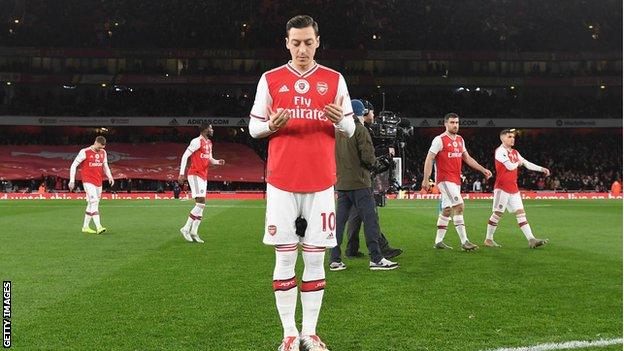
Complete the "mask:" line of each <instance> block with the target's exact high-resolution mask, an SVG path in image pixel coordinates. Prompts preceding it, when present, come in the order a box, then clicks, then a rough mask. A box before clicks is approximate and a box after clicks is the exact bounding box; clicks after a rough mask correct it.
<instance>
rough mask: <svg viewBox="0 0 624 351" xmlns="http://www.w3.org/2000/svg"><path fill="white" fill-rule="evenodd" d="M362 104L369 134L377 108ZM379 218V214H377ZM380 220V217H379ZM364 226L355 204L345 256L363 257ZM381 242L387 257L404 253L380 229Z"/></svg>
mask: <svg viewBox="0 0 624 351" xmlns="http://www.w3.org/2000/svg"><path fill="white" fill-rule="evenodd" d="M362 104H363V105H364V112H363V115H364V116H363V119H362V121H363V124H364V127H366V129H367V131H368V132H369V134H371V130H370V125H371V124H372V123H373V122H374V120H375V111H374V110H375V108H374V107H373V105H372V104H371V103H370V102H368V101H366V100H362ZM375 154H376V155H379V156H382V155H388V154H389V155H390V156H394V148H387V147H380V148H378V149H375ZM375 212H377V207H376V204H375ZM377 218H379V215H377ZM378 220H379V219H378ZM361 226H362V218H360V216H359V215H358V211H357V209H356V208H355V206H352V207H351V211H350V212H349V220H348V222H347V238H348V241H347V248H346V249H345V256H347V257H354V258H357V257H362V256H364V254H363V253H361V252H360V227H361ZM377 240H378V242H379V248H380V249H381V253H382V254H383V256H384V257H385V258H394V257H397V256H399V255H400V254H402V253H403V250H401V249H395V248H392V247H391V246H390V244H389V243H388V239H386V236H385V234H384V233H383V232H382V231H381V230H380V231H379V237H378V238H377Z"/></svg>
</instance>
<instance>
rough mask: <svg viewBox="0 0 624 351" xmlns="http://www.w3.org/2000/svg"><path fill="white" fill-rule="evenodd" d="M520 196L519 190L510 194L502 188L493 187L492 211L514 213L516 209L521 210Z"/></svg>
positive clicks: (522, 206)
mask: <svg viewBox="0 0 624 351" xmlns="http://www.w3.org/2000/svg"><path fill="white" fill-rule="evenodd" d="M523 209H524V205H523V204H522V197H521V196H520V192H517V193H513V194H510V193H508V192H505V191H503V190H502V189H494V203H493V204H492V211H495V212H505V210H507V211H509V213H514V212H516V211H518V210H523Z"/></svg>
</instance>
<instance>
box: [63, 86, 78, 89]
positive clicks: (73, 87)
mask: <svg viewBox="0 0 624 351" xmlns="http://www.w3.org/2000/svg"><path fill="white" fill-rule="evenodd" d="M62 87H63V89H76V86H75V85H62Z"/></svg>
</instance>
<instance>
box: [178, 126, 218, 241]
mask: <svg viewBox="0 0 624 351" xmlns="http://www.w3.org/2000/svg"><path fill="white" fill-rule="evenodd" d="M199 130H200V135H199V136H198V137H197V138H195V139H193V140H191V143H190V144H189V146H188V148H186V151H184V154H183V155H182V160H181V162H180V176H179V177H178V181H179V182H180V184H184V173H185V170H186V164H187V162H188V160H189V159H190V160H191V166H190V167H189V169H188V183H189V188H190V189H191V196H192V197H193V198H194V199H195V207H193V209H192V210H191V212H190V213H189V215H188V218H187V219H186V224H185V225H184V227H182V228H180V233H182V236H183V237H184V239H185V240H186V241H188V242H196V243H200V244H202V243H203V242H204V241H203V240H202V239H201V238H200V237H199V234H197V230H198V229H199V224H200V223H201V221H202V215H203V213H204V208H205V207H206V185H207V182H208V167H210V165H211V164H213V165H224V164H225V160H215V159H214V158H213V157H212V141H210V139H209V138H210V137H212V135H213V133H214V130H213V129H212V125H210V124H207V123H204V124H202V125H201V126H200V127H199Z"/></svg>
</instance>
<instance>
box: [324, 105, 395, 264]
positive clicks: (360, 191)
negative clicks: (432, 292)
mask: <svg viewBox="0 0 624 351" xmlns="http://www.w3.org/2000/svg"><path fill="white" fill-rule="evenodd" d="M351 106H352V107H353V114H354V115H355V116H356V118H354V120H355V134H354V135H353V137H352V138H347V137H344V136H343V135H342V134H340V133H336V166H337V170H338V172H337V173H338V181H337V182H336V186H335V188H336V190H337V192H338V204H337V206H336V241H337V245H336V246H335V247H334V248H333V249H332V250H331V259H330V264H329V269H330V270H332V271H339V270H343V269H346V268H347V266H346V265H345V264H344V263H343V262H342V259H341V257H340V245H341V244H342V237H343V235H344V227H345V224H346V223H347V219H348V216H349V210H350V209H351V206H355V208H356V209H357V212H358V214H359V215H360V217H361V218H362V220H363V222H364V236H365V237H366V246H367V247H368V251H369V255H370V263H369V268H370V270H391V269H396V268H398V267H399V264H398V263H396V262H392V261H389V260H387V259H386V258H384V256H383V255H382V253H381V250H380V248H379V242H378V237H379V233H380V229H379V218H378V217H377V213H376V212H375V199H374V197H373V192H372V189H371V177H370V170H371V169H372V168H374V166H375V162H376V159H375V150H374V148H373V141H372V139H371V136H370V134H369V133H368V130H367V129H366V127H364V125H363V124H362V121H363V119H364V117H363V116H364V104H362V102H361V101H360V100H351Z"/></svg>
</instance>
